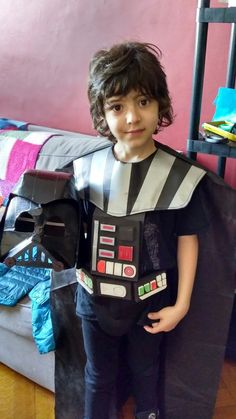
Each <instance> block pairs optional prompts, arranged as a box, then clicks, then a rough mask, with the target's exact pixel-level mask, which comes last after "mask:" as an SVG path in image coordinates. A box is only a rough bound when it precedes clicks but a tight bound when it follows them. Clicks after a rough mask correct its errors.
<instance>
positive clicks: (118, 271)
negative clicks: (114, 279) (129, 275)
mask: <svg viewBox="0 0 236 419" xmlns="http://www.w3.org/2000/svg"><path fill="white" fill-rule="evenodd" d="M114 275H118V276H121V275H122V263H117V262H115V268H114Z"/></svg>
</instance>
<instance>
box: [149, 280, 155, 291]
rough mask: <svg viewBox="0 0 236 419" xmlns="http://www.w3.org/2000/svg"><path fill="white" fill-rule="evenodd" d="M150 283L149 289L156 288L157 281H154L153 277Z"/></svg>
mask: <svg viewBox="0 0 236 419" xmlns="http://www.w3.org/2000/svg"><path fill="white" fill-rule="evenodd" d="M150 284H151V289H152V290H155V289H156V288H157V283H156V280H155V279H154V280H153V281H151V282H150Z"/></svg>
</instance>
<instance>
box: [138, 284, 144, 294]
mask: <svg viewBox="0 0 236 419" xmlns="http://www.w3.org/2000/svg"><path fill="white" fill-rule="evenodd" d="M143 294H144V287H143V285H141V286H140V287H138V295H139V296H141V295H143Z"/></svg>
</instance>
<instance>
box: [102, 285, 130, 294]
mask: <svg viewBox="0 0 236 419" xmlns="http://www.w3.org/2000/svg"><path fill="white" fill-rule="evenodd" d="M100 291H101V294H102V295H113V296H114V297H125V296H126V288H125V287H124V286H123V285H115V284H106V283H104V282H101V283H100Z"/></svg>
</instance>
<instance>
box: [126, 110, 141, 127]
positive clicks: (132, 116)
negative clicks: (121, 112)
mask: <svg viewBox="0 0 236 419" xmlns="http://www.w3.org/2000/svg"><path fill="white" fill-rule="evenodd" d="M139 121H140V114H139V112H138V110H137V109H134V108H133V109H129V110H128V111H127V112H126V122H127V124H134V123H136V122H139Z"/></svg>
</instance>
